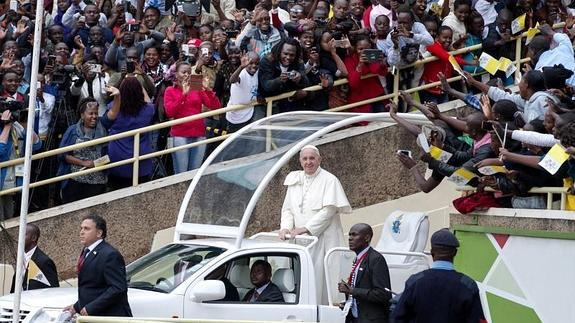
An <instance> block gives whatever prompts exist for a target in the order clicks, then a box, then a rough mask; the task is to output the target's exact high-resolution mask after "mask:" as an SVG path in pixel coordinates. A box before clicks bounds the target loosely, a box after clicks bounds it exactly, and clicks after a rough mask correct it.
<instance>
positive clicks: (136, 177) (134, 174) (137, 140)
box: [132, 133, 140, 186]
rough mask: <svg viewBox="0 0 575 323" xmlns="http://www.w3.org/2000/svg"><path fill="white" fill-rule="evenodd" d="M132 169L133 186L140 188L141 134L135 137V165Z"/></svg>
mask: <svg viewBox="0 0 575 323" xmlns="http://www.w3.org/2000/svg"><path fill="white" fill-rule="evenodd" d="M132 168H133V169H132V186H138V180H139V179H140V133H137V134H135V135H134V165H133V167H132Z"/></svg>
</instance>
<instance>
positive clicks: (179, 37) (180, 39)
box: [175, 33, 184, 42]
mask: <svg viewBox="0 0 575 323" xmlns="http://www.w3.org/2000/svg"><path fill="white" fill-rule="evenodd" d="M175 35H176V41H177V42H183V41H184V33H176V34H175Z"/></svg>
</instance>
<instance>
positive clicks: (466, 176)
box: [449, 168, 477, 186]
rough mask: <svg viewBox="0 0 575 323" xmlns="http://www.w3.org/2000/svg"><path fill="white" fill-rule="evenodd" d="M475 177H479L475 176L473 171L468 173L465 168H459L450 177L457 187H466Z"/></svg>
mask: <svg viewBox="0 0 575 323" xmlns="http://www.w3.org/2000/svg"><path fill="white" fill-rule="evenodd" d="M475 177H477V175H475V174H474V173H472V172H471V171H468V170H467V169H465V168H459V169H458V170H456V171H455V172H453V174H451V176H449V180H450V181H452V182H454V183H455V185H457V186H464V185H466V184H467V183H469V181H470V180H472V179H474V178H475Z"/></svg>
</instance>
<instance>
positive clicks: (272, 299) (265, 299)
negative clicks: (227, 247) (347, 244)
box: [184, 250, 317, 322]
mask: <svg viewBox="0 0 575 323" xmlns="http://www.w3.org/2000/svg"><path fill="white" fill-rule="evenodd" d="M305 256H306V254H304V253H303V252H301V253H300V251H299V250H298V251H294V252H253V251H252V252H251V253H244V254H241V255H237V256H235V257H234V258H232V259H228V260H222V261H221V262H220V263H218V264H214V266H213V270H210V271H209V272H208V273H206V274H205V275H204V276H203V277H202V278H201V279H199V280H198V281H197V282H200V281H202V280H216V279H217V280H220V281H222V282H223V283H224V285H225V287H226V295H225V297H224V298H223V299H220V300H213V301H203V302H198V300H197V299H195V296H194V295H195V292H194V288H195V287H196V286H198V284H197V283H196V284H192V285H191V286H190V287H189V288H188V290H187V291H186V297H185V301H184V317H185V318H188V319H234V320H246V321H250V320H258V321H260V320H272V321H282V320H287V321H296V322H298V321H305V322H315V321H316V319H317V306H316V304H315V292H314V295H313V297H310V296H309V295H308V294H309V292H308V291H309V290H310V289H309V288H307V286H308V284H309V281H310V276H309V273H310V272H312V273H313V269H312V268H313V267H311V266H312V265H311V263H310V262H309V259H307V257H305ZM267 264H269V265H267ZM252 267H255V268H254V269H253V270H254V271H255V272H258V274H256V273H254V275H256V276H257V275H259V277H260V278H261V277H265V276H266V275H267V276H269V273H264V274H262V273H261V272H262V268H264V269H265V268H267V269H268V270H270V269H271V279H268V280H266V279H263V280H264V281H266V284H264V285H263V286H260V287H259V288H256V287H255V286H254V285H253V284H252V281H253V280H254V279H255V280H256V283H257V284H260V285H261V281H257V279H258V278H257V277H256V278H250V271H251V270H252ZM264 272H265V270H264ZM312 290H313V289H312ZM255 292H258V293H257V294H256V293H255Z"/></svg>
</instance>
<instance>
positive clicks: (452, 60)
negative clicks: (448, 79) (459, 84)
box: [449, 55, 467, 79]
mask: <svg viewBox="0 0 575 323" xmlns="http://www.w3.org/2000/svg"><path fill="white" fill-rule="evenodd" d="M449 63H450V64H451V66H452V67H453V70H455V71H456V72H457V73H459V75H461V76H462V77H463V78H464V79H467V77H465V75H464V74H463V70H462V69H461V66H459V63H457V60H456V59H455V57H453V55H449Z"/></svg>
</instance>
